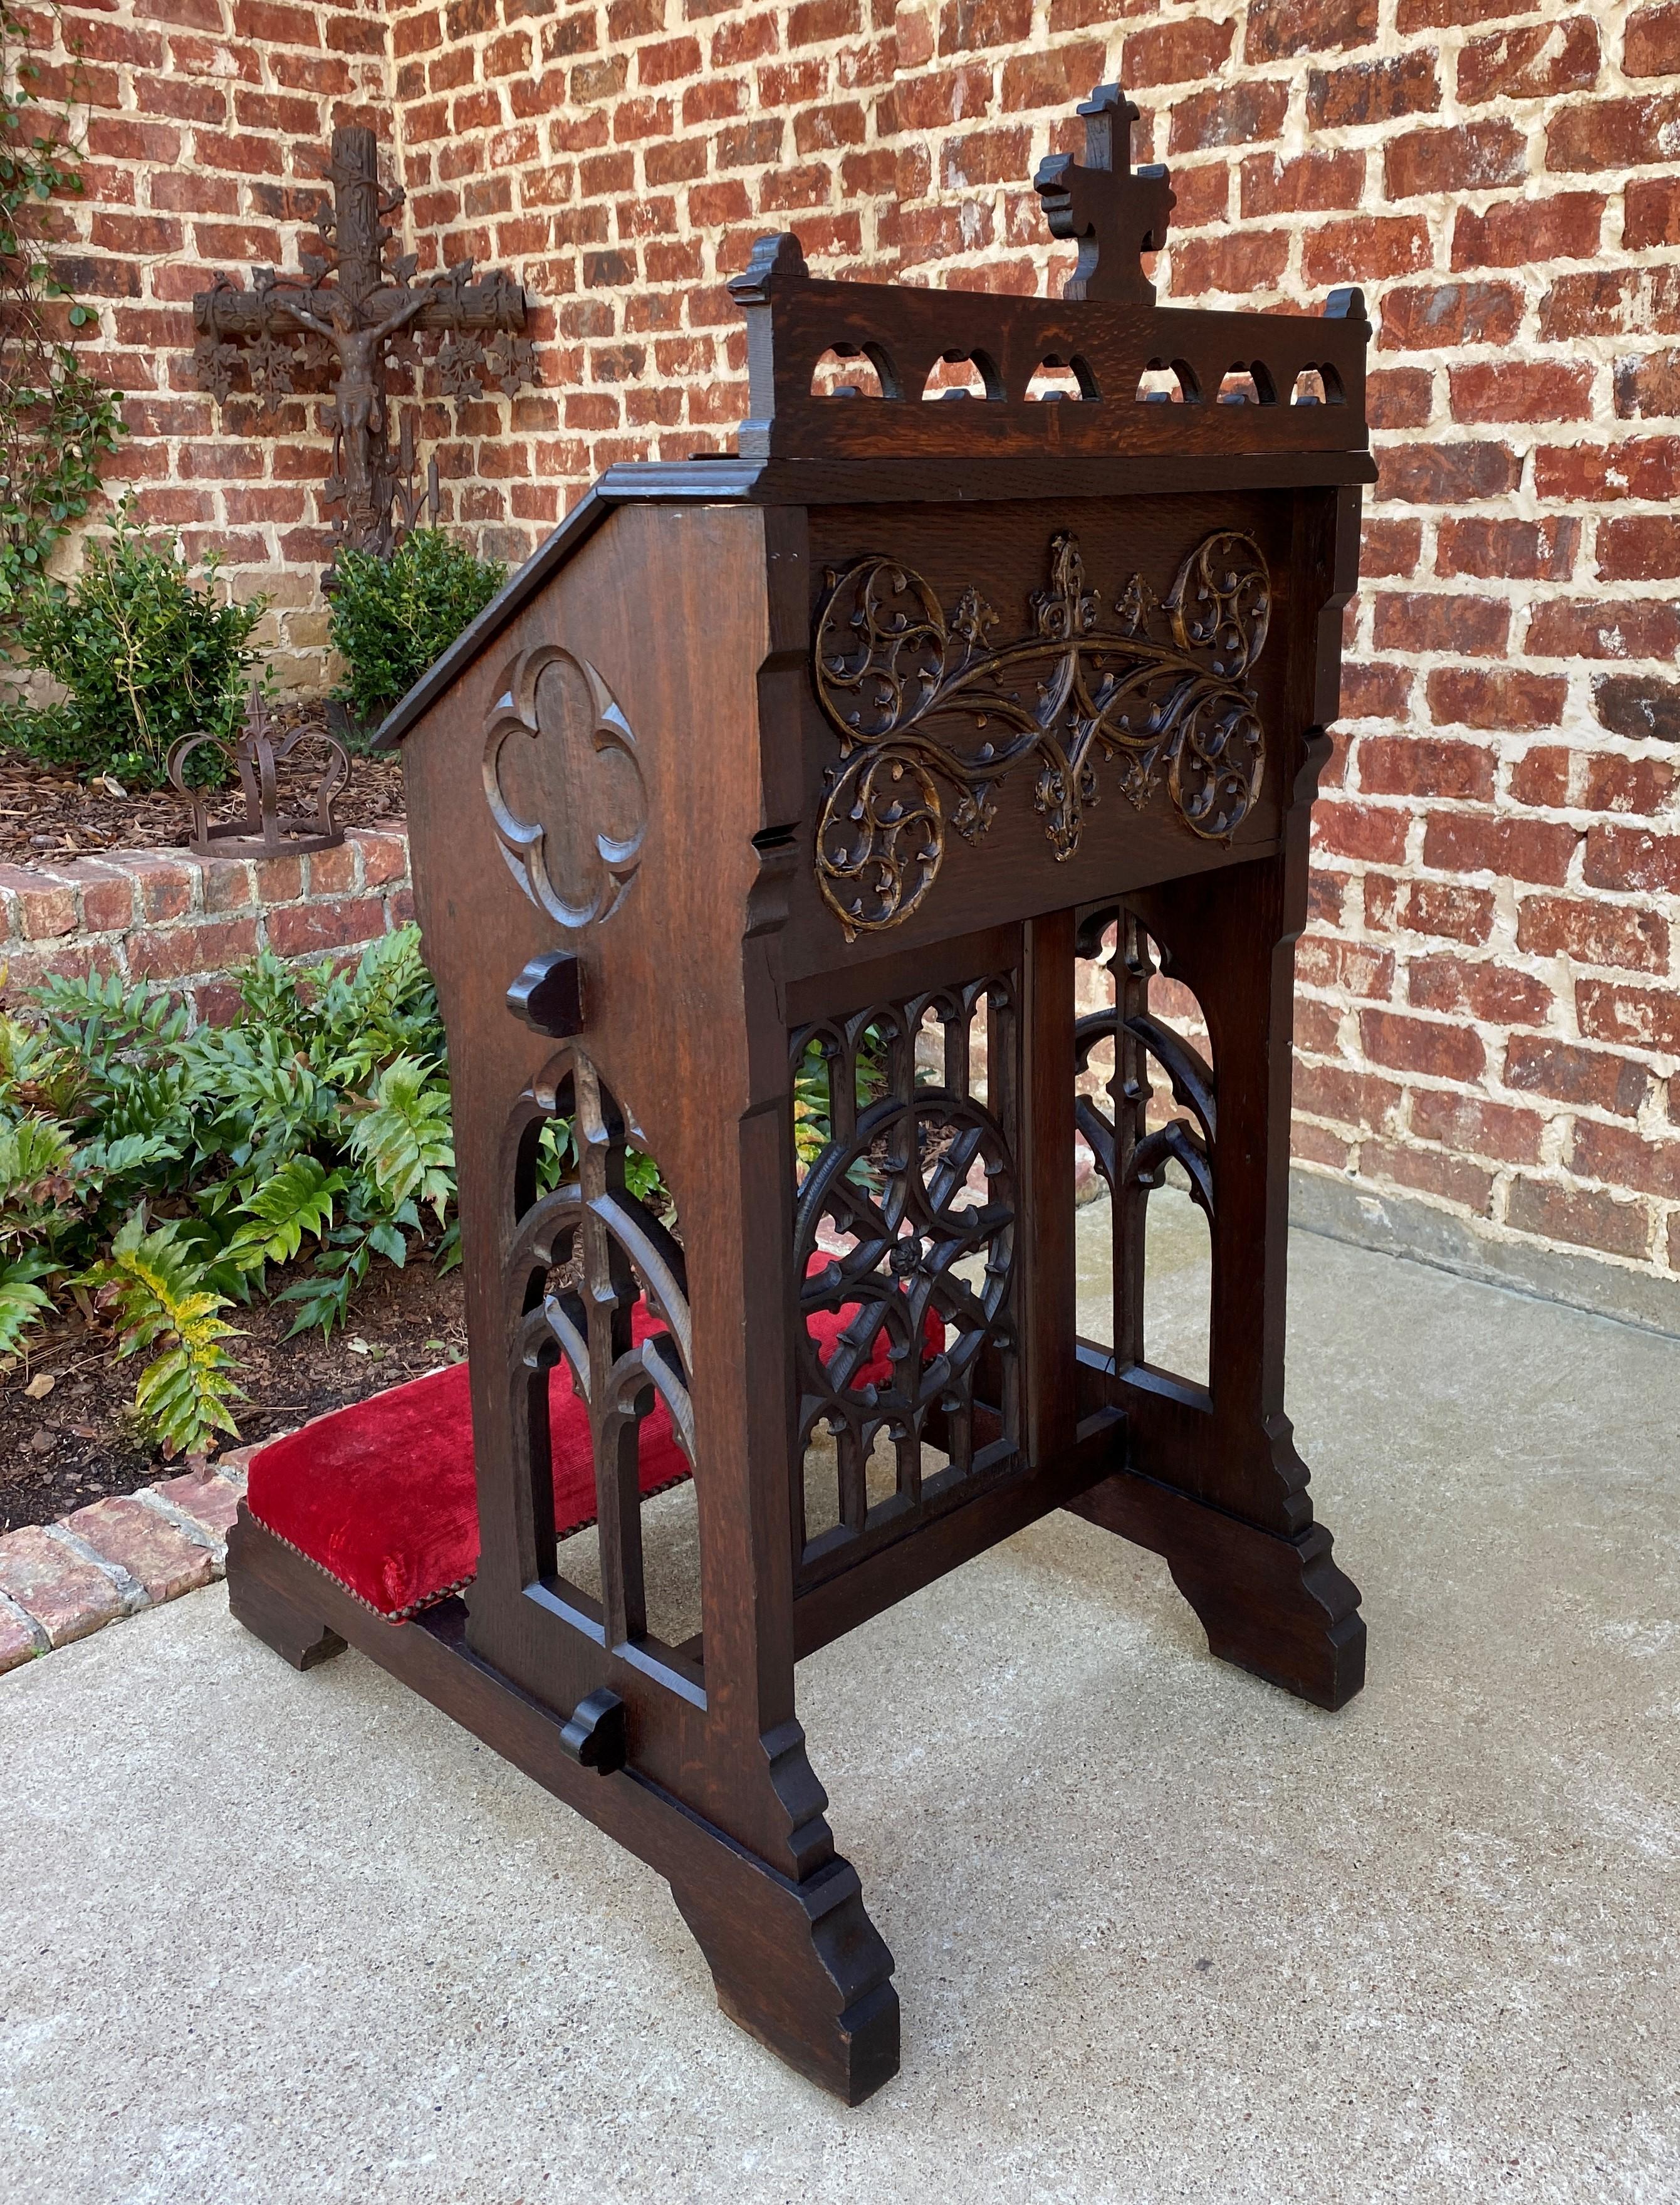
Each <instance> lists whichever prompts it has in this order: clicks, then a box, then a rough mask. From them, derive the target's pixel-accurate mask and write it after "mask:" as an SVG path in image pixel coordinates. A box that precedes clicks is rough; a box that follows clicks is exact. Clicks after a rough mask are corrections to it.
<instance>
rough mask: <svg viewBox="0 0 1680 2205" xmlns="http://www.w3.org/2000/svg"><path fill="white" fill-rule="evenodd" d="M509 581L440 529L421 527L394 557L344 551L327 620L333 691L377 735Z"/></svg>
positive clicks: (498, 567)
mask: <svg viewBox="0 0 1680 2205" xmlns="http://www.w3.org/2000/svg"><path fill="white" fill-rule="evenodd" d="M507 579H508V569H507V568H505V567H504V566H502V564H501V562H499V561H496V560H493V559H478V558H475V557H474V556H473V555H472V552H471V551H468V550H466V549H465V548H464V547H463V546H462V545H460V544H454V543H452V542H451V541H450V539H449V538H448V537H447V536H446V535H445V534H444V533H443V532H442V529H439V528H417V529H416V530H415V531H414V532H413V534H412V535H410V536H407V537H406V538H404V539H403V541H402V543H401V544H400V545H399V546H398V548H397V550H395V552H393V553H392V555H391V556H390V557H389V558H382V557H381V556H380V555H379V554H378V553H377V552H375V551H341V552H340V554H339V556H338V563H337V566H336V568H335V574H334V580H333V588H332V596H331V598H330V605H331V610H330V613H329V621H330V625H331V630H332V639H333V645H334V647H335V650H336V651H338V653H339V655H340V657H341V658H342V659H343V661H344V664H345V678H344V680H343V681H342V682H341V685H340V686H339V687H338V689H337V690H336V691H335V696H336V698H337V700H338V702H339V703H341V704H343V705H345V706H347V709H348V710H349V713H350V716H351V717H352V718H353V720H354V721H355V722H356V723H357V726H358V729H359V733H360V734H362V735H363V736H364V737H365V736H367V735H371V734H372V732H373V730H374V729H375V728H377V726H378V724H379V722H380V721H381V720H383V718H384V716H385V715H386V713H387V712H389V710H390V709H391V707H392V705H393V704H396V703H397V701H398V700H399V699H400V698H402V697H404V696H406V695H407V692H409V690H410V689H412V688H413V686H414V684H415V683H416V682H417V681H419V678H420V676H421V675H423V674H424V672H425V670H426V669H427V668H428V667H429V666H430V665H431V664H433V663H434V662H435V661H436V660H437V659H438V658H440V657H442V654H443V653H444V652H445V651H447V650H448V647H449V645H451V644H452V643H453V642H454V639H455V638H456V637H457V636H458V635H459V634H460V632H461V630H462V629H463V628H464V627H466V624H467V622H468V621H470V620H472V618H473V616H474V615H475V614H477V613H479V612H481V611H482V610H483V609H484V607H485V606H486V605H487V604H488V603H490V599H491V598H492V597H494V596H495V595H496V591H498V590H499V589H500V588H501V587H502V584H503V582H505V581H506V580H507Z"/></svg>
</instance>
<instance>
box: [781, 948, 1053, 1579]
mask: <svg viewBox="0 0 1680 2205" xmlns="http://www.w3.org/2000/svg"><path fill="white" fill-rule="evenodd" d="M1014 1047H1015V1035H1014V1007H1013V1001H1012V991H1011V988H1010V986H1009V984H1008V983H1007V982H1006V980H1004V979H1001V978H993V979H989V980H981V981H975V982H971V983H969V984H965V985H963V986H959V987H953V988H947V989H941V990H935V991H933V992H931V993H929V994H927V995H924V996H915V997H911V998H909V999H907V1000H905V1001H899V1002H893V1003H890V1004H884V1005H878V1006H876V1007H873V1008H871V1009H869V1010H864V1011H861V1012H858V1013H856V1014H855V1015H853V1016H852V1017H850V1018H846V1019H830V1020H826V1021H824V1022H823V1023H822V1024H821V1025H815V1026H809V1027H805V1028H803V1029H801V1030H800V1031H798V1032H796V1033H795V1035H794V1036H793V1067H794V1075H795V1092H796V1096H798V1094H799V1093H800V1092H801V1091H802V1090H804V1091H806V1094H807V1097H809V1091H810V1088H811V1087H812V1086H813V1085H815V1086H816V1088H817V1090H818V1091H819V1095H818V1098H817V1099H816V1101H815V1102H811V1101H810V1100H809V1099H807V1100H806V1102H805V1104H804V1109H805V1116H804V1120H803V1122H804V1125H805V1126H810V1125H811V1124H812V1123H813V1122H815V1123H816V1125H817V1126H818V1127H819V1129H820V1130H821V1131H822V1132H823V1133H824V1134H826V1138H825V1139H823V1140H822V1144H821V1145H820V1146H819V1147H818V1148H817V1149H816V1152H815V1154H814V1155H813V1156H811V1157H810V1163H809V1168H808V1169H807V1170H806V1173H805V1175H804V1181H803V1184H802V1185H801V1186H800V1189H799V1192H798V1198H797V1202H796V1206H795V1234H796V1240H795V1275H796V1277H797V1278H798V1281H800V1286H799V1295H800V1299H799V1317H800V1322H799V1326H798V1334H797V1363H798V1383H799V1389H800V1400H799V1406H798V1446H799V1452H800V1455H801V1458H804V1457H805V1456H806V1453H807V1450H808V1448H809V1447H810V1443H811V1441H812V1439H813V1435H816V1434H818V1433H820V1432H821V1433H826V1434H827V1435H828V1436H829V1437H830V1438H832V1440H833V1442H834V1452H835V1456H836V1464H835V1477H836V1481H837V1496H836V1499H837V1518H838V1520H837V1521H836V1522H834V1524H832V1525H822V1524H816V1523H814V1522H813V1518H812V1509H811V1505H810V1504H811V1495H810V1492H809V1491H807V1490H802V1491H800V1492H799V1493H796V1495H795V1501H796V1521H798V1522H801V1523H803V1524H804V1527H805V1529H804V1536H803V1538H802V1541H801V1548H802V1553H803V1557H804V1561H805V1562H806V1563H808V1564H809V1563H810V1562H812V1561H815V1560H819V1559H820V1557H821V1556H822V1554H824V1553H827V1552H828V1551H830V1550H832V1549H834V1548H838V1547H844V1546H846V1545H847V1544H849V1543H850V1542H852V1541H853V1540H855V1539H857V1538H858V1537H860V1536H864V1534H866V1533H871V1532H882V1533H885V1532H887V1531H888V1530H891V1529H893V1528H896V1529H908V1528H910V1526H911V1524H912V1523H913V1522H914V1521H915V1520H916V1519H917V1517H918V1516H919V1514H920V1513H921V1512H922V1510H923V1507H925V1506H927V1505H929V1504H930V1503H931V1502H933V1501H935V1500H937V1499H939V1498H940V1497H941V1495H944V1494H946V1493H947V1492H954V1491H955V1490H956V1489H958V1488H959V1487H960V1486H961V1485H962V1484H963V1483H965V1481H967V1480H969V1479H970V1478H971V1477H974V1476H975V1475H977V1474H978V1473H980V1472H983V1471H987V1470H988V1469H992V1468H995V1467H998V1466H1000V1465H1002V1464H1003V1463H1005V1462H1006V1461H1008V1460H1009V1459H1012V1456H1013V1453H1014V1447H1015V1439H1016V1432H1017V1422H1018V1419H1017V1411H1016V1400H1015V1389H1016V1380H1015V1356H1016V1336H1015V1319H1014V1309H1013V1295H1014V1279H1015V1228H1016V1221H1017V1216H1018V1196H1017V1191H1016V1168H1015V1160H1014V1144H1013V1134H1012V1126H1011V1122H1010V1121H1011V1120H1012V1106H1011V1104H1010V1103H1009V1101H1008V1097H1010V1095H1011V1094H1012V1076H1011V1074H1010V1073H1009V1072H1008V1070H1007V1069H1006V1067H1008V1066H1009V1065H1010V1063H1011V1061H1012V1051H1013V1049H1014ZM981 1055H983V1059H984V1063H983V1065H982V1064H980V1063H977V1061H976V1060H977V1056H981ZM987 1067H989V1073H988V1069H987ZM988 1076H989V1079H990V1080H991V1081H992V1083H993V1085H992V1088H991V1097H992V1101H991V1102H988V1100H987V1099H985V1098H986V1096H987V1091H988V1090H987V1080H988ZM993 1104H995V1107H993ZM883 1438H884V1439H885V1441H887V1443H888V1444H889V1446H890V1448H891V1452H892V1454H893V1471H892V1477H893V1492H892V1494H891V1495H890V1496H889V1497H887V1498H884V1499H877V1500H876V1501H871V1497H870V1456H871V1453H872V1452H875V1451H876V1443H877V1441H881V1440H882V1439H883ZM924 1442H925V1443H927V1444H929V1445H932V1446H935V1447H938V1448H939V1449H940V1450H941V1452H942V1453H943V1454H944V1456H945V1457H946V1458H947V1465H946V1466H945V1467H944V1468H942V1469H940V1470H939V1471H936V1472H935V1473H934V1474H933V1476H932V1477H926V1476H924V1471H923V1444H924Z"/></svg>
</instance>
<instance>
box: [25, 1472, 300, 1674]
mask: <svg viewBox="0 0 1680 2205" xmlns="http://www.w3.org/2000/svg"><path fill="white" fill-rule="evenodd" d="M266 1444H267V1442H266V1441H257V1442H254V1443H253V1444H252V1445H251V1446H250V1447H234V1448H233V1449H231V1450H230V1451H229V1453H227V1454H225V1455H223V1456H221V1457H220V1458H219V1459H217V1464H216V1466H215V1468H214V1469H211V1468H209V1467H208V1466H206V1467H205V1468H204V1469H203V1470H188V1471H182V1472H181V1474H180V1475H179V1476H177V1477H165V1478H160V1479H159V1480H158V1482H157V1483H156V1484H155V1485H147V1486H143V1487H142V1488H141V1489H140V1491H139V1492H138V1493H128V1494H123V1495H117V1496H114V1497H110V1498H108V1499H105V1500H104V1501H93V1502H92V1503H90V1505H89V1506H88V1507H86V1508H78V1509H77V1510H76V1511H75V1513H74V1514H73V1515H69V1516H66V1517H63V1518H62V1519H61V1520H60V1521H59V1522H57V1523H56V1524H26V1525H25V1526H24V1527H23V1529H22V1530H19V1531H10V1532H8V1533H7V1534H6V1536H4V1537H3V1538H0V1675H3V1674H4V1673H5V1672H6V1671H7V1670H9V1669H16V1668H21V1667H22V1665H23V1664H24V1663H25V1662H26V1661H34V1660H35V1659H36V1657H37V1656H38V1655H42V1654H48V1653H50V1652H51V1651H52V1649H54V1648H55V1647H57V1646H68V1644H70V1643H71V1642H72V1641H73V1640H74V1639H77V1638H86V1637H91V1636H92V1633H93V1632H94V1631H103V1630H104V1626H106V1624H108V1623H120V1622H121V1621H122V1618H123V1617H124V1616H127V1615H134V1614H138V1613H139V1611H140V1609H141V1608H156V1607H157V1606H159V1605H160V1604H161V1603H162V1602H164V1601H166V1600H176V1599H178V1598H179V1597H180V1596H181V1594H182V1593H184V1592H195V1591H196V1590H198V1588H199V1586H200V1585H205V1584H210V1582H211V1579H212V1578H219V1577H223V1576H224V1575H225V1574H226V1570H227V1540H228V1533H229V1530H231V1529H232V1528H233V1522H234V1516H235V1514H236V1513H238V1509H239V1504H240V1499H241V1497H242V1496H243V1495H244V1492H245V1480H246V1469H247V1467H248V1465H249V1464H250V1460H251V1458H252V1455H253V1454H255V1453H256V1452H257V1447H258V1446H260V1445H266Z"/></svg>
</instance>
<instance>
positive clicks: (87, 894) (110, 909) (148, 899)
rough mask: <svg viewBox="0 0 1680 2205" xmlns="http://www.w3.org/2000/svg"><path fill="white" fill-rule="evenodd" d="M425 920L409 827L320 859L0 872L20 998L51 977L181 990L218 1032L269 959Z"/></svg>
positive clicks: (156, 861)
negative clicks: (239, 972)
mask: <svg viewBox="0 0 1680 2205" xmlns="http://www.w3.org/2000/svg"><path fill="white" fill-rule="evenodd" d="M413 916H414V899H413V891H412V890H411V889H410V887H409V881H408V835H407V829H405V828H404V827H403V825H402V823H401V822H400V821H388V822H385V823H383V824H381V825H380V826H378V827H372V828H351V829H348V830H347V833H346V835H345V839H344V842H343V844H342V846H341V847H340V848H338V849H335V850H321V851H318V852H317V853H315V855H314V856H312V857H287V858H199V857H194V856H193V853H191V852H190V851H187V850H116V851H104V852H101V853H100V854H99V855H98V857H88V858H76V859H68V860H66V861H64V862H62V863H57V864H50V865H41V866H40V867H39V868H37V867H34V866H29V867H25V866H21V865H0V963H3V964H4V965H5V966H6V967H7V972H8V984H9V986H10V987H12V988H14V989H16V988H21V987H27V986H28V985H29V984H30V983H31V982H33V981H35V980H39V979H42V978H45V977H46V976H47V975H49V974H50V973H59V972H62V973H69V974H74V975H75V976H77V977H82V976H85V975H86V974H87V973H89V972H97V973H98V974H100V975H101V976H104V975H106V974H109V973H112V972H118V973H121V974H122V977H123V978H125V979H128V980H141V979H149V980H157V981H162V982H165V983H167V984H169V986H170V987H173V988H177V989H179V990H180V991H181V994H182V995H183V996H186V998H187V1001H189V1003H190V1004H191V1006H192V1007H193V1010H194V1012H196V1013H197V1014H198V1015H199V1017H200V1018H204V1019H211V1020H212V1021H217V1022H219V1021H220V1020H221V1019H225V1018H226V1017H228V1016H229V1015H230V1014H231V1012H232V1009H233V1006H234V1000H235V998H234V990H233V989H232V987H231V985H230V984H229V981H228V980H227V978H226V977H225V976H226V974H227V972H228V971H229V968H230V967H231V966H238V965H242V964H244V963H245V962H246V960H248V959H250V958H252V957H254V956H255V955H256V954H257V952H258V949H259V948H270V949H272V950H274V951H275V952H276V954H277V955H279V956H282V957H318V956H324V955H327V954H330V952H332V951H333V950H335V949H353V948H359V946H360V945H362V944H363V943H365V942H372V941H376V940H377V938H378V937H379V936H381V935H383V934H388V933H389V932H390V931H391V930H392V929H393V928H395V927H398V926H402V925H405V924H407V922H408V921H409V920H410V919H412V918H413Z"/></svg>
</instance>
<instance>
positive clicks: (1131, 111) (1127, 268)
mask: <svg viewBox="0 0 1680 2205" xmlns="http://www.w3.org/2000/svg"><path fill="white" fill-rule="evenodd" d="M1079 112H1080V114H1081V115H1083V116H1084V118H1085V158H1084V160H1083V162H1079V161H1076V160H1075V159H1074V158H1073V156H1072V154H1071V153H1050V154H1048V155H1047V156H1046V157H1045V158H1044V159H1043V160H1042V161H1041V162H1040V163H1039V164H1038V174H1037V175H1036V176H1035V177H1034V178H1033V189H1034V190H1035V191H1036V193H1038V196H1039V198H1040V199H1042V200H1043V202H1044V212H1045V215H1046V217H1047V218H1048V222H1049V224H1050V235H1052V236H1053V237H1072V238H1077V241H1078V245H1079V258H1078V259H1077V262H1076V263H1075V264H1074V269H1073V273H1072V275H1071V276H1069V277H1068V279H1067V281H1066V283H1065V284H1064V285H1063V286H1062V296H1063V298H1064V299H1107V300H1113V301H1114V302H1115V303H1117V304H1119V305H1122V306H1154V304H1155V285H1154V284H1153V283H1152V282H1150V281H1149V277H1148V276H1146V275H1145V274H1144V273H1143V267H1142V265H1141V264H1140V260H1139V256H1140V254H1143V253H1159V252H1160V251H1161V247H1162V246H1163V245H1165V243H1166V242H1167V217H1169V216H1170V215H1171V213H1172V207H1173V204H1174V197H1175V195H1174V193H1173V191H1172V187H1171V185H1170V184H1169V183H1168V182H1167V171H1166V169H1164V168H1161V167H1160V166H1158V165H1152V166H1150V167H1148V168H1143V169H1134V168H1133V167H1132V165H1131V126H1132V124H1133V123H1134V122H1137V109H1136V108H1135V107H1134V106H1133V105H1132V104H1131V101H1130V100H1129V99H1128V98H1126V97H1125V94H1124V92H1121V90H1120V87H1119V85H1117V84H1100V85H1098V86H1097V88H1096V90H1095V92H1093V93H1092V94H1091V96H1090V98H1089V99H1087V100H1084V101H1083V102H1082V103H1081V104H1080V108H1079ZM1117 122H1119V123H1122V124H1124V125H1125V138H1124V140H1123V141H1122V143H1121V145H1120V147H1119V159H1118V160H1116V158H1115V150H1116V149H1115V143H1114V137H1115V131H1114V126H1115V124H1116V123H1117Z"/></svg>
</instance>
